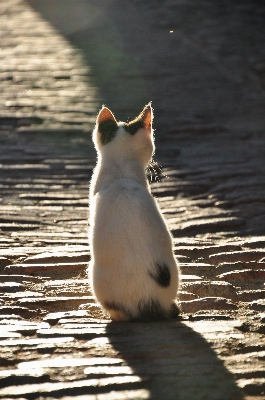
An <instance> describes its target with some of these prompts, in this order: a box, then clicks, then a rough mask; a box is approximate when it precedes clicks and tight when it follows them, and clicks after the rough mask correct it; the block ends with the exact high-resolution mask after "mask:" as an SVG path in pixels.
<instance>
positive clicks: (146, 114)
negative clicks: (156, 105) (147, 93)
mask: <svg viewBox="0 0 265 400" xmlns="http://www.w3.org/2000/svg"><path fill="white" fill-rule="evenodd" d="M138 118H139V120H141V121H142V123H143V126H144V128H145V129H148V130H151V129H152V122H153V110H152V106H151V103H149V104H147V106H145V108H144V109H143V111H142V112H141V114H140V115H139V117H138Z"/></svg>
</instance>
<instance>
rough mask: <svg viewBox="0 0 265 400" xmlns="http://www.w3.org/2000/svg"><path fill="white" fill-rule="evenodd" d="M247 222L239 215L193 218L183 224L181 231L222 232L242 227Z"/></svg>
mask: <svg viewBox="0 0 265 400" xmlns="http://www.w3.org/2000/svg"><path fill="white" fill-rule="evenodd" d="M245 223H246V221H245V220H243V219H242V218H237V217H229V218H209V219H201V220H196V221H195V220H193V221H188V222H185V223H184V224H182V226H181V232H193V231H194V232H221V231H223V230H231V229H235V228H240V227H241V226H243V225H245Z"/></svg>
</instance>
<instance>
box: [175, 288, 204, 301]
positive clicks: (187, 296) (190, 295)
mask: <svg viewBox="0 0 265 400" xmlns="http://www.w3.org/2000/svg"><path fill="white" fill-rule="evenodd" d="M198 297H199V296H198V295H196V294H194V293H189V292H185V291H182V290H181V291H180V292H179V293H178V299H179V300H180V301H185V300H194V299H197V298H198Z"/></svg>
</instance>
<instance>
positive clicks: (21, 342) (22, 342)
mask: <svg viewBox="0 0 265 400" xmlns="http://www.w3.org/2000/svg"><path fill="white" fill-rule="evenodd" d="M17 337H21V335H19V334H18V336H17ZM74 340H75V339H74V338H73V337H71V336H64V337H54V338H41V339H16V340H12V341H11V340H2V341H0V346H2V347H6V346H7V347H9V346H14V347H15V346H26V347H27V346H29V347H31V346H39V345H45V344H56V345H57V346H59V345H60V343H68V342H73V341H74Z"/></svg>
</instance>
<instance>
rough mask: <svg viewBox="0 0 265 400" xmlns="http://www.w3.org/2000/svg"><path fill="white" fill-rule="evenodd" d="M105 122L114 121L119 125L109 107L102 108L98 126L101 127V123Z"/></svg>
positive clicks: (98, 117)
mask: <svg viewBox="0 0 265 400" xmlns="http://www.w3.org/2000/svg"><path fill="white" fill-rule="evenodd" d="M104 121H113V122H115V123H116V124H117V121H116V119H115V117H114V115H113V114H112V112H111V111H110V110H109V109H108V108H107V107H104V106H103V107H102V109H101V110H100V112H99V113H98V116H97V122H96V123H97V125H99V124H100V123H102V122H104Z"/></svg>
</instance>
